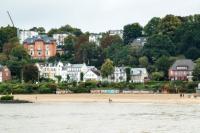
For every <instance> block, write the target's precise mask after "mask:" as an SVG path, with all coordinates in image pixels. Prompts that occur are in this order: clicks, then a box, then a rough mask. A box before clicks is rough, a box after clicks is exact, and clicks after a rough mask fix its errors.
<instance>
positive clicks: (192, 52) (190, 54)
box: [185, 47, 200, 60]
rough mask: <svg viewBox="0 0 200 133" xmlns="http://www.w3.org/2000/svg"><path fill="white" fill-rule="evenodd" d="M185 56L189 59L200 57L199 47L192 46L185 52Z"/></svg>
mask: <svg viewBox="0 0 200 133" xmlns="http://www.w3.org/2000/svg"><path fill="white" fill-rule="evenodd" d="M185 56H186V57H187V58H188V59H193V60H196V59H198V58H199V57H200V51H199V49H197V48H195V47H191V48H189V49H188V50H187V52H186V53H185Z"/></svg>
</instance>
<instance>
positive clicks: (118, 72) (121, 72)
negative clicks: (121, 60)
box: [110, 67, 127, 83]
mask: <svg viewBox="0 0 200 133" xmlns="http://www.w3.org/2000/svg"><path fill="white" fill-rule="evenodd" d="M110 78H111V81H112V82H116V83H118V82H126V79H127V76H126V67H115V69H114V73H113V74H112V75H111V77H110Z"/></svg>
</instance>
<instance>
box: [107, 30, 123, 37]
mask: <svg viewBox="0 0 200 133" xmlns="http://www.w3.org/2000/svg"><path fill="white" fill-rule="evenodd" d="M108 33H109V35H111V36H113V35H118V36H119V37H120V38H121V39H123V30H109V31H108Z"/></svg>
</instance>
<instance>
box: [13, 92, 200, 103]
mask: <svg viewBox="0 0 200 133" xmlns="http://www.w3.org/2000/svg"><path fill="white" fill-rule="evenodd" d="M188 95H191V94H185V97H184V98H180V95H179V94H44V95H42V94H37V95H35V94H34V95H14V97H15V99H19V100H28V101H32V102H108V101H109V100H108V99H109V98H110V99H112V102H122V103H123V102H138V103H200V98H193V97H192V98H188Z"/></svg>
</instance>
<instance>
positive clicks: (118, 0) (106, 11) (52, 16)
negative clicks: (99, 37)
mask: <svg viewBox="0 0 200 133" xmlns="http://www.w3.org/2000/svg"><path fill="white" fill-rule="evenodd" d="M7 10H9V11H10V13H11V16H12V18H13V21H14V23H15V25H16V26H17V27H19V28H21V29H29V28H31V27H33V26H43V27H45V28H46V30H49V29H50V28H58V27H60V26H62V25H65V24H70V25H72V26H73V27H78V28H81V29H82V30H83V31H89V32H104V31H107V30H110V29H122V28H123V26H124V25H126V24H129V23H133V22H139V23H140V24H141V25H145V24H146V23H147V22H148V21H149V20H150V19H151V18H152V17H154V16H157V17H163V16H165V15H166V14H174V15H181V16H186V15H191V14H200V0H0V26H5V25H8V24H11V22H10V20H9V18H8V16H7V14H6V11H7Z"/></svg>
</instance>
